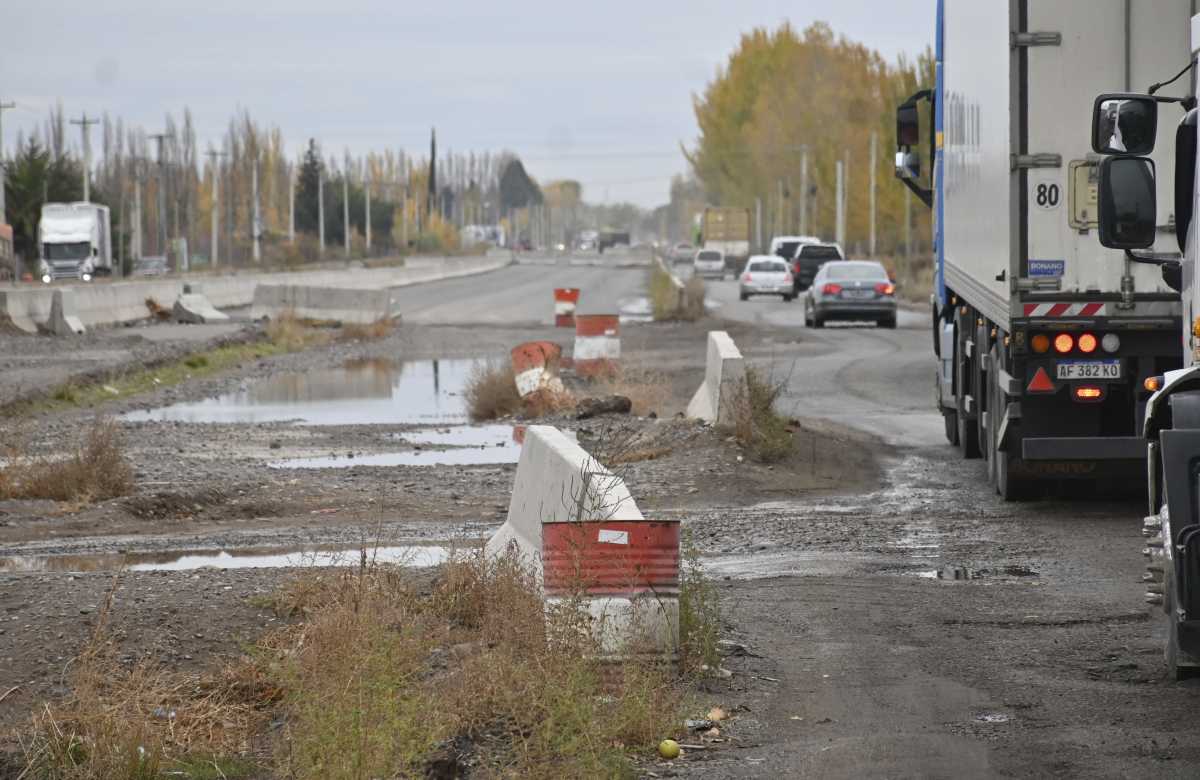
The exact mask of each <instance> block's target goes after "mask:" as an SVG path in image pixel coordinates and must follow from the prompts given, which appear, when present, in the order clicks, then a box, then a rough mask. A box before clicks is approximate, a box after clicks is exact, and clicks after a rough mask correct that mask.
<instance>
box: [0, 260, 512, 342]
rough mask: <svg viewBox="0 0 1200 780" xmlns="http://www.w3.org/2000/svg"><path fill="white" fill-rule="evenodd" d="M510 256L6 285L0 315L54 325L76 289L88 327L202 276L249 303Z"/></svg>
mask: <svg viewBox="0 0 1200 780" xmlns="http://www.w3.org/2000/svg"><path fill="white" fill-rule="evenodd" d="M511 263H512V259H511V257H510V256H508V255H507V254H506V255H505V256H504V257H483V256H477V257H476V256H473V257H418V258H410V259H409V260H408V262H406V264H405V265H403V266H395V267H385V268H357V269H349V268H340V269H330V268H323V269H318V270H311V271H294V272H279V273H253V272H252V273H246V272H241V273H234V274H228V275H224V276H215V275H213V276H207V275H197V276H195V277H191V278H189V279H187V280H184V279H178V278H161V279H136V280H122V281H112V282H110V281H99V280H98V281H95V282H89V283H71V284H68V283H55V284H54V285H41V284H29V285H25V284H19V285H17V284H8V285H0V319H3V320H7V321H8V322H9V323H11V324H12V325H14V326H15V327H17V328H19V329H20V330H23V331H25V332H27V333H36V332H38V328H39V326H40V327H42V328H45V329H47V330H48V329H49V322H50V308H51V305H52V302H53V295H54V292H55V291H56V290H67V289H69V290H73V291H74V293H75V295H74V297H75V307H76V312H77V316H78V318H79V321H80V322H81V323H82V324H83V325H84V326H85V327H88V328H91V327H97V326H104V325H117V324H121V323H126V322H136V321H139V320H144V319H146V318H147V317H149V315H150V312H149V310H148V309H147V307H146V300H147V299H153V300H154V301H155V302H156V303H157V304H158V305H159V306H161V307H163V308H165V309H168V310H170V309H173V308H174V306H175V303H176V301H178V300H179V298H180V296H182V295H184V294H185V291H184V284H185V283H189V282H194V281H198V280H202V282H201V283H202V284H203V287H204V295H205V297H206V298H208V301H209V303H210V304H212V306H214V307H217V308H230V307H240V306H249V305H251V304H252V302H253V300H254V291H255V288H256V287H258V285H259V284H271V285H284V286H287V285H297V286H311V287H333V288H341V289H368V290H370V289H373V290H379V289H386V288H389V287H406V286H408V285H412V284H423V283H426V282H433V281H438V280H441V279H453V278H459V277H463V276H473V275H477V274H481V273H486V272H488V271H494V270H496V269H499V268H503V267H504V266H507V265H510V264H511Z"/></svg>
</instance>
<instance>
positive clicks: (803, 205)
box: [800, 146, 808, 236]
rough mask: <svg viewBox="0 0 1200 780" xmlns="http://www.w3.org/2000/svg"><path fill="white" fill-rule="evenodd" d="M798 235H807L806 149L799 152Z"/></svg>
mask: <svg viewBox="0 0 1200 780" xmlns="http://www.w3.org/2000/svg"><path fill="white" fill-rule="evenodd" d="M800 235H802V236H807V235H808V147H807V146H805V147H804V148H803V149H801V150H800Z"/></svg>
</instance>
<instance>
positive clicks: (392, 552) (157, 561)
mask: <svg viewBox="0 0 1200 780" xmlns="http://www.w3.org/2000/svg"><path fill="white" fill-rule="evenodd" d="M366 552H367V560H368V562H374V563H391V564H398V565H401V566H412V567H416V568H424V567H428V566H436V565H438V564H440V563H445V562H446V561H447V560H449V558H450V554H451V548H449V547H444V546H436V545H403V546H395V547H375V548H367V550H366ZM361 560H362V550H361V549H358V548H345V547H337V548H333V547H311V548H307V549H295V548H261V547H259V548H246V549H232V550H166V551H162V552H136V553H96V554H91V555H11V556H7V557H0V571H7V572H18V571H22V572H26V571H51V572H93V571H117V570H119V569H128V570H130V571H188V570H190V569H282V568H297V567H309V566H356V565H358V564H359V563H360V562H361Z"/></svg>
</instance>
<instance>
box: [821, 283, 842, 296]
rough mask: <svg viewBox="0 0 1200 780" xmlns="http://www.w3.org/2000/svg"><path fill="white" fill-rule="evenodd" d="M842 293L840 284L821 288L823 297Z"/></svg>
mask: <svg viewBox="0 0 1200 780" xmlns="http://www.w3.org/2000/svg"><path fill="white" fill-rule="evenodd" d="M841 291H842V286H841V285H840V284H827V285H825V286H824V287H822V288H821V293H822V294H823V295H837V294H838V293H840V292H841Z"/></svg>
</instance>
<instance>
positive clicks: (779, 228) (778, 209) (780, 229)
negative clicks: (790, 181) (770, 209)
mask: <svg viewBox="0 0 1200 780" xmlns="http://www.w3.org/2000/svg"><path fill="white" fill-rule="evenodd" d="M776 183H777V184H778V188H779V195H778V199H777V200H776V201H775V235H777V236H781V235H783V234H784V233H786V232H787V230H786V229H785V228H784V226H783V179H779V180H778V181H777V182H776Z"/></svg>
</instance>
